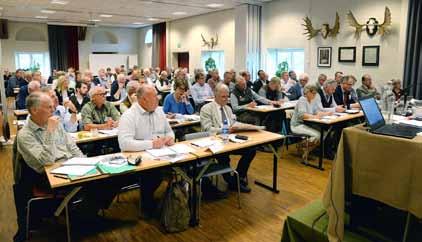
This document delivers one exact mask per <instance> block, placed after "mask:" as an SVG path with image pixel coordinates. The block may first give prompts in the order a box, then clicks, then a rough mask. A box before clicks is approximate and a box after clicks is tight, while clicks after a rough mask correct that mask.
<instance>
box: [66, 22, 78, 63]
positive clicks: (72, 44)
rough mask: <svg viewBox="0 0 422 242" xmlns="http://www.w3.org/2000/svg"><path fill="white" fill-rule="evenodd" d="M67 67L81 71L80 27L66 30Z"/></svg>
mask: <svg viewBox="0 0 422 242" xmlns="http://www.w3.org/2000/svg"><path fill="white" fill-rule="evenodd" d="M66 42H67V46H66V47H67V67H68V68H69V67H73V68H75V69H76V70H78V69H79V49H78V27H75V26H71V27H67V28H66Z"/></svg>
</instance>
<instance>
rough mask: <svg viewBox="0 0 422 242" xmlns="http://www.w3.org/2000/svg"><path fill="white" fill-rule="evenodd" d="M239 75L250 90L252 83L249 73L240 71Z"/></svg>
mask: <svg viewBox="0 0 422 242" xmlns="http://www.w3.org/2000/svg"><path fill="white" fill-rule="evenodd" d="M239 75H240V76H242V77H243V78H244V79H245V81H246V85H247V86H248V88H251V89H252V86H253V82H252V80H251V73H249V71H241V72H239Z"/></svg>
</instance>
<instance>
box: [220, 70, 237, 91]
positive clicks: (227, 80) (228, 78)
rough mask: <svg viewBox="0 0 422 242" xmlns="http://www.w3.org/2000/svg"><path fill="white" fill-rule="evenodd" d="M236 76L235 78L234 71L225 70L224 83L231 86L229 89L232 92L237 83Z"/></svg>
mask: <svg viewBox="0 0 422 242" xmlns="http://www.w3.org/2000/svg"><path fill="white" fill-rule="evenodd" d="M233 80H234V78H233V73H232V72H230V71H226V72H224V79H223V83H224V84H225V85H226V86H228V87H229V91H230V93H231V92H232V91H233V89H234V87H235V84H234V81H233Z"/></svg>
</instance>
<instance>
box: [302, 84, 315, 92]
mask: <svg viewBox="0 0 422 242" xmlns="http://www.w3.org/2000/svg"><path fill="white" fill-rule="evenodd" d="M308 92H318V87H317V86H316V85H314V84H306V85H305V87H304V88H303V94H306V93H308Z"/></svg>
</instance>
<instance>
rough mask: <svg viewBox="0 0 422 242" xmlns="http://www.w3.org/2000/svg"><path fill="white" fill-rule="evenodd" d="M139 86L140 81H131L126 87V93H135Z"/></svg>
mask: <svg viewBox="0 0 422 242" xmlns="http://www.w3.org/2000/svg"><path fill="white" fill-rule="evenodd" d="M139 85H140V84H139V82H138V81H130V82H128V83H127V85H126V91H127V93H135V92H136V90H137V89H138V87H139ZM133 89H135V90H133Z"/></svg>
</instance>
